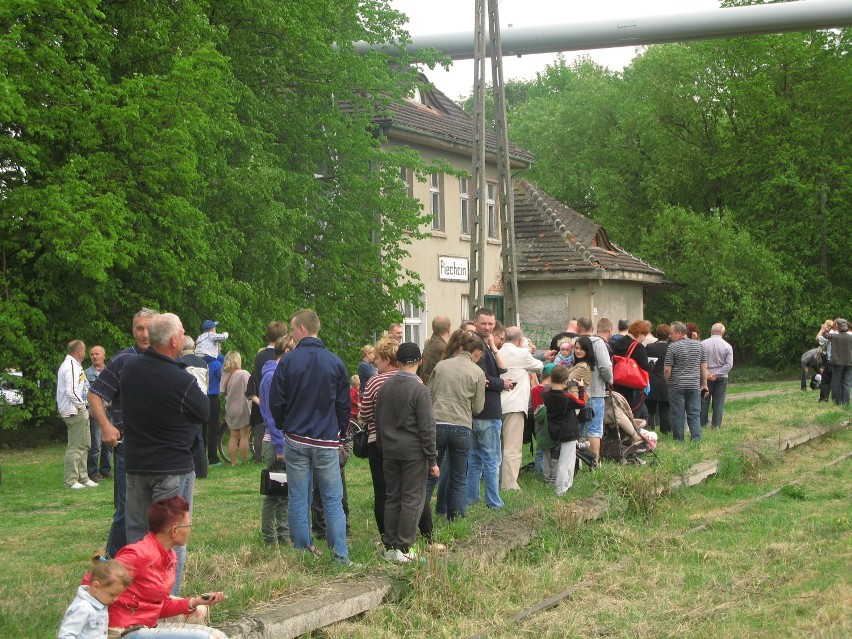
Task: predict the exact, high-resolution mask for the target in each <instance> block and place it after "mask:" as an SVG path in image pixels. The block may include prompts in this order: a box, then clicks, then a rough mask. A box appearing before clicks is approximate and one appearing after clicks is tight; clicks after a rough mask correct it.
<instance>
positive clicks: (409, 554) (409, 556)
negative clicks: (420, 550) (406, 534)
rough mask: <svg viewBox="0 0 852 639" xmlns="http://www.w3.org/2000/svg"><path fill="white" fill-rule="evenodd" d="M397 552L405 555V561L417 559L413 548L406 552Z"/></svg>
mask: <svg viewBox="0 0 852 639" xmlns="http://www.w3.org/2000/svg"><path fill="white" fill-rule="evenodd" d="M399 552H400V554H401V555H402V556H403V557H405V560H406V561H417V551H416V550H414V548H412V549H411V550H409V551H408V552H402V551H401V550H400V551H399Z"/></svg>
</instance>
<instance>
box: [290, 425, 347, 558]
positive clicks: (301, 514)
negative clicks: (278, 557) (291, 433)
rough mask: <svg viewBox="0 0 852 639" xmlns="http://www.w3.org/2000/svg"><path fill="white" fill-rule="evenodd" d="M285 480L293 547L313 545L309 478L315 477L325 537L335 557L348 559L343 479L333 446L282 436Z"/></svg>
mask: <svg viewBox="0 0 852 639" xmlns="http://www.w3.org/2000/svg"><path fill="white" fill-rule="evenodd" d="M284 450H285V454H284V457H285V458H286V460H287V484H288V485H289V493H290V494H289V499H290V507H289V511H288V513H287V520H288V522H289V524H290V537H291V539H292V540H293V547H294V548H296V549H297V550H307V549H308V548H310V547H312V546H313V545H314V542H313V539H311V521H310V507H311V479H312V478H315V479H316V484H317V485H316V490H318V491H319V492H320V498H321V499H322V507H323V510H324V511H325V526H326V539H327V540H328V545H329V546H330V547H331V552H332V554H333V555H334V559H335V561H340V562H347V561H349V548H348V547H347V545H346V516H345V515H344V514H343V481H342V480H341V478H340V461H339V455H338V452H337V449H336V448H317V447H315V446H306V445H304V444H298V443H296V442H293V441H291V440H290V439H286V440H285V447H284Z"/></svg>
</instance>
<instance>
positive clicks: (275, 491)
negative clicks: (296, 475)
mask: <svg viewBox="0 0 852 639" xmlns="http://www.w3.org/2000/svg"><path fill="white" fill-rule="evenodd" d="M260 494H261V495H286V494H287V473H284V472H281V471H272V472H269V470H268V469H266V468H264V469H263V470H261V471H260Z"/></svg>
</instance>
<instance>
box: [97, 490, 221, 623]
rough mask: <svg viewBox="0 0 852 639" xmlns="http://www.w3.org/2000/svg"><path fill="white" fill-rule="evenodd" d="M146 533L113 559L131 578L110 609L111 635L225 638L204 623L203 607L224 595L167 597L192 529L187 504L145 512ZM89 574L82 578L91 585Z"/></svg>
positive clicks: (177, 499)
mask: <svg viewBox="0 0 852 639" xmlns="http://www.w3.org/2000/svg"><path fill="white" fill-rule="evenodd" d="M148 526H149V528H150V532H149V533H148V534H147V535H146V536H145V537H144V538H143V539H142V541H137V542H136V543H133V544H129V545H127V546H125V547H124V548H122V549H121V550H119V551H118V554H117V555H116V556H115V560H116V561H118V562H120V563H122V564H124V566H125V567H126V568H127V569H128V570H129V571H130V572H131V574H132V575H133V582H132V583H131V584H130V586H129V587H128V588H127V590H125V591H124V592H122V593H121V594H120V595H119V596H118V598H117V599H116V600H115V602H113V603H112V605H110V607H109V629H110V636H111V637H112V636H115V637H124V638H126V639H154V638H156V637H161V636H162V637H168V639H227V636H226V635H225V634H224V633H223V632H221V631H219V630H216V629H214V628H210V627H208V626H206V625H202V622H203V621H206V619H207V615H208V610H207V606H209V605H213V604H217V603H220V602H222V601H225V599H226V598H227V597H226V596H225V594H224V593H222V592H210V593H207V594H205V595H201V596H199V595H196V596H194V597H170V596H169V593H170V592H171V590H172V588H173V586H174V584H175V570H176V567H177V555H176V554H175V550H174V549H175V548H176V547H178V546H185V545H186V542H187V539H188V538H189V534H190V532H191V531H192V520H191V519H190V516H189V502H188V501H187V500H186V499H184V498H183V497H181V496H179V495H176V496H174V497H170V498H169V499H162V500H160V501H155V502H154V503H153V504H151V507H150V508H149V509H148ZM91 580H92V576H91V575H87V576H86V579H85V580H84V581H85V582H86V583H90V582H91Z"/></svg>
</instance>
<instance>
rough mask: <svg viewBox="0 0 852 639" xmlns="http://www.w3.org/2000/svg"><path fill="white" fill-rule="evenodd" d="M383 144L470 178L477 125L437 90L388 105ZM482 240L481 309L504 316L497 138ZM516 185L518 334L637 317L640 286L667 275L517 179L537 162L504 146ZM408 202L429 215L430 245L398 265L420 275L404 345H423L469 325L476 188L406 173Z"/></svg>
mask: <svg viewBox="0 0 852 639" xmlns="http://www.w3.org/2000/svg"><path fill="white" fill-rule="evenodd" d="M377 124H378V126H379V127H380V132H381V135H383V136H384V137H385V139H386V142H385V144H386V145H388V146H407V147H409V148H412V149H415V150H417V151H418V152H419V153H420V154H421V155H422V156H423V158H424V159H425V160H426V161H427V162H430V161H432V160H433V159H437V158H440V159H442V160H444V161H445V162H447V163H448V164H450V165H451V166H452V167H453V169H455V170H460V171H464V172H466V173H467V175H469V176H472V175H473V163H472V159H471V158H472V149H473V141H474V131H475V123H474V120H473V117H472V116H471V115H469V114H468V113H467V112H466V111H464V110H463V109H462V108H461V107H460V106H458V105H457V104H456V103H455V102H453V101H452V100H450V99H449V98H448V97H447V96H446V95H444V94H443V93H442V92H440V91H438V90H437V89H431V90H430V89H424V90H421V91H420V92H419V94H418V95H417V96H416V98H412V99H409V100H407V101H405V102H402V103H397V104H394V105H392V106H391V109H390V115H389V116H388V117H386V118H383V119H380V120H378V122H377ZM485 143H486V169H485V173H486V184H487V186H486V191H487V193H486V203H487V206H486V215H485V218H484V219H483V221H482V223H483V226H484V233H485V236H486V244H485V254H484V259H483V264H484V267H485V268H484V271H485V272H484V278H483V282H482V286H483V290H484V292H485V302H484V305H485V306H487V307H489V308H493V309H494V310H495V314H496V315H497V317H498V319H501V321H502V320H504V317H503V280H502V259H501V255H500V253H501V248H502V242H501V229H500V209H499V202H498V201H497V193H498V192H499V191H498V183H497V180H498V171H497V156H496V149H497V137H496V135H495V134H494V133H493V132H492V131H487V132H486V139H485ZM509 157H510V165H511V169H512V173H513V175H514V176H517V178H516V180H515V182H514V197H515V233H516V249H517V251H518V253H517V255H516V261H517V269H518V297H519V312H520V317H521V326H522V327H523V328H524V330H525V331H526V332H527V334H529V335H531V336H532V337H533V339H534V340H535V341H536V342H541V341H542V340H543V339H544V338H545V337H546V339H547V341H548V342H549V340H550V336H552V335H553V334H554V333H557V332H559V331H561V330H562V329H563V328H564V326H565V323H566V322H567V320H569V319H571V318H572V317H579V316H583V315H585V316H588V317H592V318H593V319H597V318H598V317H604V316H606V317H610V318H614V319H617V318H620V317H630V318H632V319H636V318H640V317H642V311H643V303H644V287H645V286H648V285H656V284H659V283H660V282H661V281H662V276H663V273H662V271H660V270H659V269H656V268H654V267H653V266H651V265H649V264H646V263H645V262H643V261H642V260H640V259H639V258H636V257H635V256H632V255H630V254H629V253H627V252H625V251H623V250H622V249H620V248H619V247H617V246H616V245H615V244H613V243H612V242H611V241H610V240H609V238H608V236H607V234H606V232H605V230H604V229H603V228H602V227H601V226H600V225H598V224H596V223H595V222H593V221H592V220H590V219H588V218H586V217H584V216H582V215H580V214H579V213H577V212H576V211H573V210H572V209H570V208H569V207H567V206H566V205H564V204H562V203H560V202H558V201H556V200H555V199H553V198H551V197H550V196H548V195H547V194H546V193H544V192H542V191H541V190H539V189H537V188H536V187H535V186H534V185H533V184H531V183H530V182H528V181H527V180H525V179H522V177H521V176H522V175H523V173H524V172H525V171H526V170H528V169H529V168H530V167H531V166H532V164H533V162H534V157H533V155H532V154H531V153H530V152H529V151H527V150H525V149H522V148H520V147H518V146H516V145H513V144H511V143H510V144H509ZM400 177H401V178H402V179H403V180H404V181H405V183H406V184H407V186H408V189H409V194H410V195H411V196H413V197H416V198H417V199H419V200H420V201H421V202H422V203H423V205H424V211H425V212H426V213H428V214H430V215H431V222H430V224H429V228H428V229H426V230H428V231H429V232H430V233H431V237H429V238H426V239H422V240H417V241H415V243H414V244H413V245H412V247H411V255H410V256H409V257H408V258H406V260H405V261H404V262H403V267H404V268H406V269H410V270H412V271H414V272H416V273H418V274H419V276H420V279H421V281H422V283H423V295H422V298H421V300H420V302H421V305H420V307H418V306H417V305H415V304H410V303H405V304H404V305H403V306H402V308H401V311H402V313H403V317H404V322H403V323H404V325H405V339H406V340H407V341H413V342H416V343H418V344H420V345H421V346H422V345H423V344H424V342H425V341H426V340H427V339H428V338H429V335H430V334H431V319H432V317H434V316H436V315H446V316H448V317H449V318H450V320H451V321H452V324H453V326H454V327H456V326H458V325H459V324H460V323H461V322H462V321H463V320H465V319H468V312H469V311H468V309H469V298H468V295H469V286H470V243H471V235H470V232H471V215H472V207H473V205H474V200H473V187H474V185H473V184H472V180H471V179H470V178H469V177H456V176H454V175H450V174H445V173H432V174H430V175H429V178H428V180H427V182H426V183H422V182H419V181H417V180H415V179H413V176H412V175H411V172H410V171H408V170H406V169H403V171H402V175H401V176H400Z"/></svg>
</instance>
